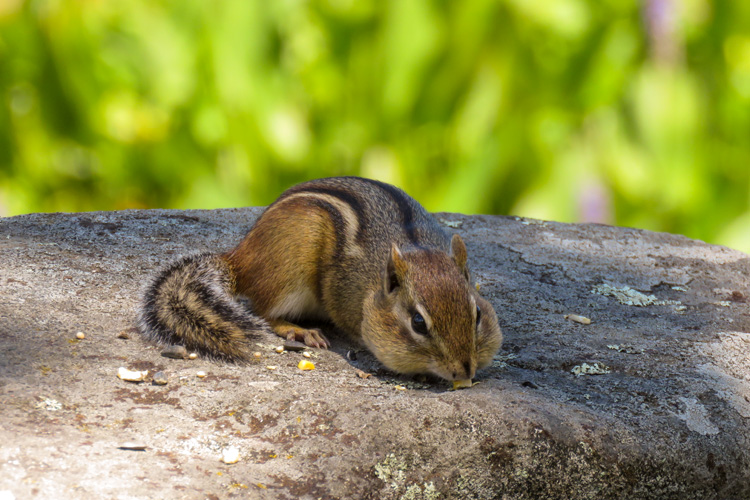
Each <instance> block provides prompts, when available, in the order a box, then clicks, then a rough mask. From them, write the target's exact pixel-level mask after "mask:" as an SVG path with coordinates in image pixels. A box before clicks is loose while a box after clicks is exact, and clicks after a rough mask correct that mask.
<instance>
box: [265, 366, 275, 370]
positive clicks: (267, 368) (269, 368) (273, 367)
mask: <svg viewBox="0 0 750 500" xmlns="http://www.w3.org/2000/svg"><path fill="white" fill-rule="evenodd" d="M276 368H278V366H266V370H275V369H276Z"/></svg>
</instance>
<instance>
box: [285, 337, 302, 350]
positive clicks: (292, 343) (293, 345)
mask: <svg viewBox="0 0 750 500" xmlns="http://www.w3.org/2000/svg"><path fill="white" fill-rule="evenodd" d="M284 349H286V350H287V351H292V352H299V351H304V350H305V349H307V345H305V344H303V343H302V342H297V341H296V340H287V341H285V342H284Z"/></svg>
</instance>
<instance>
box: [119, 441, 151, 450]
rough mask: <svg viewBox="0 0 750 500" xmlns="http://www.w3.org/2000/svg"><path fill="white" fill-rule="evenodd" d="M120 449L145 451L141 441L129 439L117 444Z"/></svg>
mask: <svg viewBox="0 0 750 500" xmlns="http://www.w3.org/2000/svg"><path fill="white" fill-rule="evenodd" d="M118 448H120V449H121V450H131V451H146V445H145V444H143V443H133V442H131V441H127V442H125V443H122V444H121V445H120V446H118Z"/></svg>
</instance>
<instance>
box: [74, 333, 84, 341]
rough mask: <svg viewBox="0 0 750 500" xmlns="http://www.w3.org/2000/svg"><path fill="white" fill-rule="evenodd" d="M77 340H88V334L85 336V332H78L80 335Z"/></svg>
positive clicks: (77, 335) (77, 334)
mask: <svg viewBox="0 0 750 500" xmlns="http://www.w3.org/2000/svg"><path fill="white" fill-rule="evenodd" d="M76 338H77V339H78V340H83V339H85V338H86V334H84V333H83V332H78V333H76Z"/></svg>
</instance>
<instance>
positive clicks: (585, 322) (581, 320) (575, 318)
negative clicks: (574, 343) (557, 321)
mask: <svg viewBox="0 0 750 500" xmlns="http://www.w3.org/2000/svg"><path fill="white" fill-rule="evenodd" d="M563 318H564V319H569V320H570V321H575V322H576V323H580V324H582V325H590V324H591V320H590V319H589V318H587V317H586V316H579V315H577V314H566V315H565V316H563Z"/></svg>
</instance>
